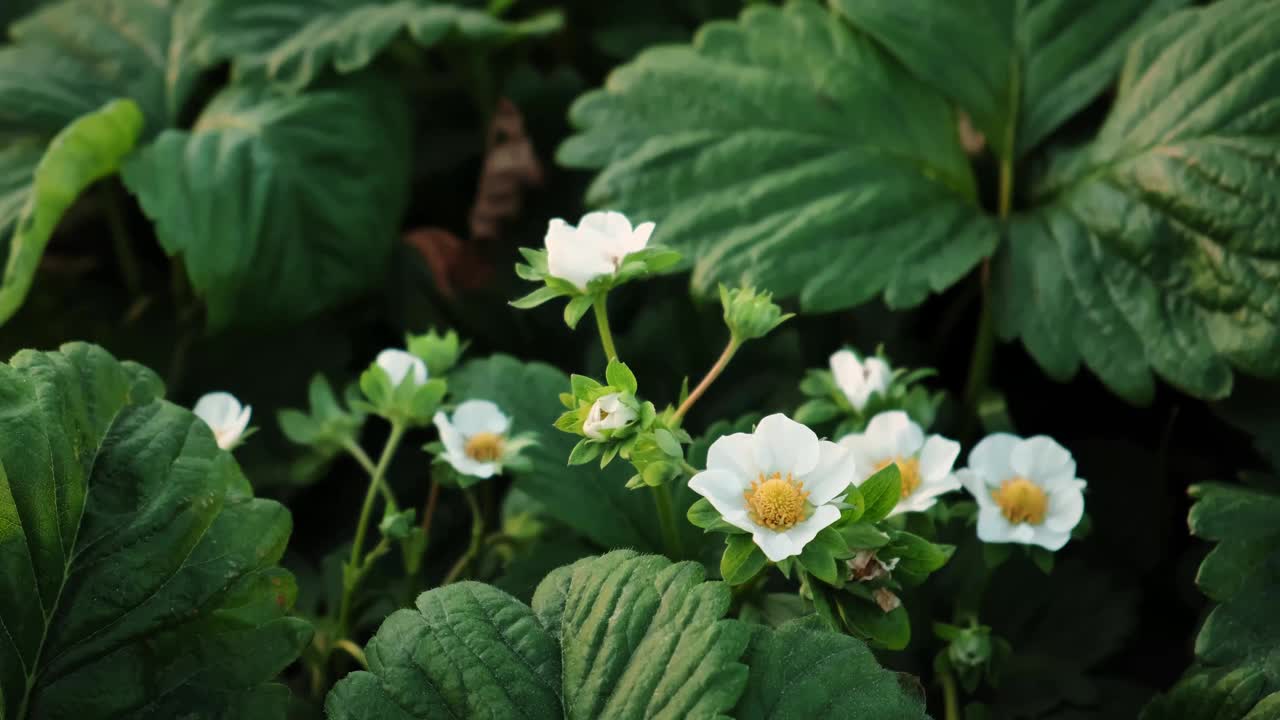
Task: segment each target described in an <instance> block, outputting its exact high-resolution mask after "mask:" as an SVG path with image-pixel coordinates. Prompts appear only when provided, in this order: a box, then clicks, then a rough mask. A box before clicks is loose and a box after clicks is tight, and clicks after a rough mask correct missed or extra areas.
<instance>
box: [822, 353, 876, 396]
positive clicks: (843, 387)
mask: <svg viewBox="0 0 1280 720" xmlns="http://www.w3.org/2000/svg"><path fill="white" fill-rule="evenodd" d="M830 362H831V375H832V377H834V378H835V381H836V385H837V386H838V387H839V388H840V391H841V392H843V393H844V396H845V397H846V398H848V400H849V404H850V405H852V406H853V408H854V409H855V410H858V411H861V410H862V408H863V407H865V406H866V404H867V398H869V397H870V396H871V391H872V389H873V388H872V386H871V385H869V384H868V383H867V375H866V372H865V368H864V367H863V364H862V363H861V362H859V361H858V356H857V355H855V354H854V353H853V351H851V350H840V351H838V352H836V353H835V354H833V355H832V356H831V360H830Z"/></svg>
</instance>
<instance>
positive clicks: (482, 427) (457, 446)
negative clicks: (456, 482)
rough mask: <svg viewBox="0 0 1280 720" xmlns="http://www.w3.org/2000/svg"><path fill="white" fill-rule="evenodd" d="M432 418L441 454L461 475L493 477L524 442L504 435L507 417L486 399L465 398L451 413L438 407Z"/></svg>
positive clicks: (507, 423)
mask: <svg viewBox="0 0 1280 720" xmlns="http://www.w3.org/2000/svg"><path fill="white" fill-rule="evenodd" d="M432 420H433V422H435V425H436V430H437V431H439V433H440V441H441V442H442V443H443V444H444V453H443V454H442V457H443V458H444V459H445V461H446V462H448V463H449V464H450V465H452V466H453V469H454V470H457V471H458V472H460V473H462V474H463V475H470V476H472V477H477V478H488V477H493V476H494V475H497V474H498V473H501V472H502V466H503V463H504V462H506V461H508V460H510V459H511V458H512V457H514V456H515V455H516V453H517V452H518V451H519V450H520V448H522V447H524V446H525V445H527V444H528V443H527V442H525V441H523V440H519V439H513V438H510V437H508V432H509V431H510V429H511V418H509V417H507V416H506V415H504V414H503V412H502V410H501V409H499V408H498V406H497V405H495V404H494V403H492V402H489V401H488V400H467V401H466V402H463V403H461V404H459V405H458V407H457V408H455V409H454V411H453V416H452V417H450V416H449V415H447V414H445V412H444V411H438V412H437V413H436V414H435V417H434V418H432Z"/></svg>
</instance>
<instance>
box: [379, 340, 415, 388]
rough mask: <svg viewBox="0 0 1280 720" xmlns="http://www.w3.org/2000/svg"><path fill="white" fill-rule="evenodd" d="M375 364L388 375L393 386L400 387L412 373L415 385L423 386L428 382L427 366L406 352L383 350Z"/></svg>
mask: <svg viewBox="0 0 1280 720" xmlns="http://www.w3.org/2000/svg"><path fill="white" fill-rule="evenodd" d="M374 362H375V363H377V365H378V367H380V368H382V371H383V372H385V373H386V374H387V377H388V378H390V380H391V384H392V385H393V386H396V387H398V386H399V385H400V383H402V382H404V379H405V378H406V377H408V376H409V374H410V373H412V374H413V384H414V385H421V384H423V383H425V382H426V381H427V364H426V363H424V362H422V358H420V357H418V356H417V355H411V354H409V353H407V352H405V351H404V350H396V349H387V350H383V351H382V352H380V353H378V357H377V358H375V359H374Z"/></svg>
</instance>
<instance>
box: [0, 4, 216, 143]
mask: <svg viewBox="0 0 1280 720" xmlns="http://www.w3.org/2000/svg"><path fill="white" fill-rule="evenodd" d="M176 4H177V3H176V2H175V1H174V0H63V1H62V2H51V3H46V4H45V7H43V8H42V9H41V10H39V11H38V12H36V13H34V14H32V15H30V16H27V17H26V18H24V19H22V20H21V21H19V22H17V23H15V24H14V25H13V27H12V28H11V29H10V34H11V35H12V37H13V40H14V43H13V44H12V45H9V46H5V47H2V48H0V137H4V136H5V135H10V134H17V135H24V134H30V135H35V136H39V137H42V138H48V137H50V136H52V135H53V134H54V133H56V132H58V131H59V130H61V129H62V128H63V127H65V126H66V125H67V124H68V123H70V122H71V121H72V120H75V119H76V118H78V117H80V116H82V115H86V114H88V113H90V112H93V111H94V110H97V109H98V108H101V107H102V106H104V105H106V104H108V103H110V102H112V101H114V100H118V99H122V98H128V99H131V100H133V101H134V102H136V103H137V104H138V107H139V108H140V109H141V111H142V115H143V117H144V118H145V120H144V122H143V123H142V126H143V128H144V130H145V133H146V134H145V135H144V139H145V138H150V137H153V136H154V135H155V134H156V133H158V132H160V131H161V130H162V129H164V128H166V127H169V126H170V125H172V123H173V121H174V119H175V118H176V117H177V115H178V113H179V112H180V111H181V110H182V108H183V105H184V104H185V102H186V100H187V98H188V96H189V95H190V91H191V89H192V86H193V83H194V81H195V80H196V72H195V69H194V68H190V67H187V66H186V65H184V64H182V63H180V62H171V60H173V59H174V58H175V57H176V56H177V55H180V53H181V49H182V40H181V37H180V34H181V33H180V32H178V33H175V27H176V25H177V23H175V20H174V7H175V5H176Z"/></svg>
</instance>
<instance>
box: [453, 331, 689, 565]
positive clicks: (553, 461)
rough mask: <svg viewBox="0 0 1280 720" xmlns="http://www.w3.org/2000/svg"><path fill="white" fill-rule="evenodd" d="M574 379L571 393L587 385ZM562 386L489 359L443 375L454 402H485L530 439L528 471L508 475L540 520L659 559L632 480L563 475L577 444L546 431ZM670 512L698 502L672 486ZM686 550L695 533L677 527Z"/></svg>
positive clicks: (654, 530) (609, 472)
mask: <svg viewBox="0 0 1280 720" xmlns="http://www.w3.org/2000/svg"><path fill="white" fill-rule="evenodd" d="M580 377H581V376H575V383H576V384H575V388H576V387H577V386H579V385H581V386H584V387H585V386H588V385H590V384H591V383H592V382H593V381H590V379H589V378H585V377H581V380H580V381H579V378H580ZM567 386H569V378H567V377H565V375H564V373H562V372H561V371H559V370H557V369H556V368H553V367H551V366H550V365H545V364H543V363H523V362H521V361H519V360H516V359H515V358H513V357H511V356H509V355H494V356H492V357H489V358H485V359H480V360H472V361H470V362H468V363H465V364H463V365H462V366H461V367H459V368H458V369H457V370H454V371H453V372H452V373H450V375H449V387H450V390H451V392H452V394H453V396H454V397H459V398H472V399H479V400H490V401H492V402H494V403H497V405H498V407H500V408H502V411H503V412H504V413H506V414H507V415H508V416H510V417H511V418H512V421H511V422H512V425H511V432H512V433H516V434H520V433H530V434H531V436H532V437H534V438H535V439H536V440H537V444H536V445H534V446H532V447H530V448H528V449H526V450H525V451H524V453H523V454H524V455H525V456H526V457H528V458H529V460H530V465H531V468H530V469H529V470H528V471H524V472H516V473H513V474H514V476H515V481H516V487H517V488H520V489H521V490H523V491H525V492H526V493H528V494H529V495H530V496H532V497H533V498H535V499H536V500H538V501H539V502H540V503H542V505H543V506H545V507H546V509H547V513H548V514H549V515H551V516H552V517H554V518H555V519H557V520H559V521H560V522H562V523H564V524H565V525H567V526H568V527H570V528H572V529H573V530H574V531H576V532H578V533H581V534H582V535H584V536H586V537H587V538H589V539H590V540H591V541H592V542H594V543H596V544H597V545H599V546H600V547H602V548H616V547H632V548H637V549H641V550H651V551H655V552H656V551H660V550H661V549H662V548H663V542H662V535H661V532H660V528H659V527H658V525H657V523H655V522H654V520H653V500H652V498H650V497H649V493H647V492H645V493H638V492H632V491H630V490H628V489H627V488H626V481H627V478H628V477H629V476H630V475H631V473H632V472H633V471H632V470H631V469H629V468H627V467H626V466H625V465H624V464H623V463H614V464H612V465H610V466H609V467H608V468H607V469H605V470H603V471H602V470H598V469H596V468H592V467H581V466H579V467H566V466H565V460H566V458H568V457H569V453H570V451H571V450H572V449H573V446H574V444H575V443H576V442H577V440H578V438H577V437H576V436H573V435H568V434H565V433H562V432H559V431H557V430H556V429H555V428H554V427H552V423H553V422H554V421H555V419H556V417H557V415H558V414H559V411H560V404H559V402H557V400H556V394H557V393H558V392H560V391H561V390H563V389H564V388H565V387H567ZM672 491H673V494H674V496H675V497H674V498H673V500H674V503H673V504H674V509H675V511H676V512H677V513H680V514H684V513H685V512H687V510H688V508H689V506H690V505H692V504H693V501H694V500H695V499H697V495H695V494H694V493H693V491H691V490H689V489H688V487H687V486H686V485H684V484H683V483H681V484H679V485H678V486H672ZM678 525H679V527H680V532H681V534H682V535H681V538H682V542H683V544H684V546H685V547H686V548H695V547H699V545H700V544H701V535H702V531H701V530H699V529H698V528H696V527H694V526H693V525H690V524H687V523H683V522H681V523H678Z"/></svg>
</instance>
